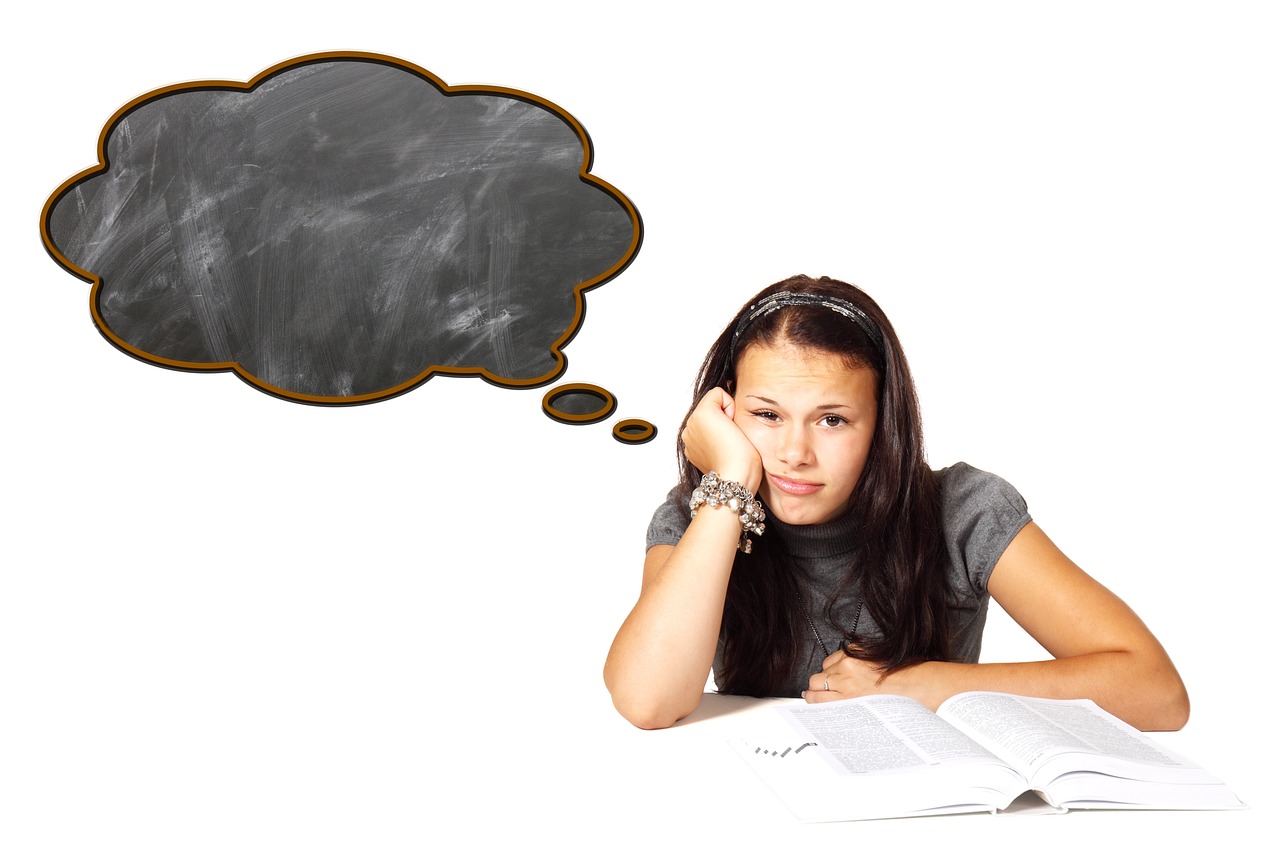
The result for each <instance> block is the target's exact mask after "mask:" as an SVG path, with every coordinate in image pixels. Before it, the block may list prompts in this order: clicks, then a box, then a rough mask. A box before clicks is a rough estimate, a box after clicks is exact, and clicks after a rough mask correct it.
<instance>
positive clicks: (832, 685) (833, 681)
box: [801, 649, 910, 702]
mask: <svg viewBox="0 0 1280 853" xmlns="http://www.w3.org/2000/svg"><path fill="white" fill-rule="evenodd" d="M909 668H910V667H908V669H909ZM885 682H886V679H885V675H884V671H883V670H881V669H880V667H879V666H877V665H876V664H875V663H873V662H871V661H865V660H860V659H858V658H851V657H849V656H848V655H847V654H845V653H844V650H843V649H841V650H840V651H838V652H834V653H832V654H830V655H828V656H827V658H826V660H824V661H823V662H822V671H821V672H816V673H814V674H813V675H811V676H809V689H808V690H806V691H805V692H804V693H803V694H801V695H802V696H803V697H804V700H805V701H806V702H833V701H835V700H836V699H852V698H854V697H855V696H870V695H872V694H875V693H899V694H902V693H903V691H902V690H900V689H890V688H889V686H888V685H887V684H886V683H885Z"/></svg>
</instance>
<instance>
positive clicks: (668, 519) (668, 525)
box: [644, 485, 693, 551]
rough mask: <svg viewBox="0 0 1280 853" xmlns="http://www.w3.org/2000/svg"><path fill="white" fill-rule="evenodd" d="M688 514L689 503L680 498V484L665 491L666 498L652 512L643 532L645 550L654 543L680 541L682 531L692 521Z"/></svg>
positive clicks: (661, 543)
mask: <svg viewBox="0 0 1280 853" xmlns="http://www.w3.org/2000/svg"><path fill="white" fill-rule="evenodd" d="M692 520H693V519H692V516H690V514H689V503H688V501H687V500H681V498H680V486H679V485H676V486H675V487H673V488H672V489H671V491H669V492H667V499H666V500H665V501H663V502H662V505H661V506H659V507H658V508H657V510H655V511H654V513H653V519H652V520H651V521H650V522H649V529H648V530H647V531H646V532H645V543H644V548H645V550H646V551H647V550H649V549H650V548H652V547H653V546H654V545H675V544H678V543H679V542H680V538H681V537H682V536H684V532H685V531H686V530H688V529H689V522H690V521H692Z"/></svg>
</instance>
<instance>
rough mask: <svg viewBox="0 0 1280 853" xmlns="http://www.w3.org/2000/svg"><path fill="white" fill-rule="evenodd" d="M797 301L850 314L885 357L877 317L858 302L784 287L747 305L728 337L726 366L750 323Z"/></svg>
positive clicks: (881, 356)
mask: <svg viewBox="0 0 1280 853" xmlns="http://www.w3.org/2000/svg"><path fill="white" fill-rule="evenodd" d="M794 305H815V306H818V307H820V308H826V309H828V310H830V311H834V312H836V313H837V314H840V315H842V316H844V317H848V318H849V319H850V320H852V321H853V322H855V323H857V324H858V327H859V328H860V329H862V331H864V332H866V333H867V337H869V338H871V343H873V344H875V347H876V352H878V353H880V358H881V359H882V360H883V359H884V333H882V332H881V331H880V327H879V326H877V325H876V323H875V321H874V320H872V319H871V318H870V317H868V316H867V313H866V312H865V311H863V310H862V309H861V308H859V307H858V306H857V305H854V304H853V303H852V302H850V301H848V300H847V299H841V298H840V297H838V296H822V295H820V294H817V293H796V292H793V291H789V290H783V291H780V292H778V293H774V294H772V295H770V296H766V297H765V298H764V299H761V300H760V301H759V302H756V303H753V304H752V305H751V306H750V307H748V308H747V312H746V313H745V314H743V315H742V319H741V320H739V321H738V325H737V328H735V329H734V330H733V337H732V338H731V339H730V340H729V360H728V362H727V363H726V365H725V368H726V369H728V365H730V364H733V354H734V352H735V351H736V350H737V348H738V338H740V337H742V333H743V332H744V331H746V329H747V327H748V326H750V325H751V324H752V323H754V322H755V321H756V320H759V319H760V318H761V317H763V316H765V315H766V314H771V313H773V312H774V311H777V310H778V309H779V308H788V307H791V306H794Z"/></svg>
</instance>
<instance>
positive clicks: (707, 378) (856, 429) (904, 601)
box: [604, 276, 1189, 730]
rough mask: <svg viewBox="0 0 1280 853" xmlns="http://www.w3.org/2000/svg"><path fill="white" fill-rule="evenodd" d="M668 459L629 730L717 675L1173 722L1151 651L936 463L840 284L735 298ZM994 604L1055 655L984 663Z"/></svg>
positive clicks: (1099, 592)
mask: <svg viewBox="0 0 1280 853" xmlns="http://www.w3.org/2000/svg"><path fill="white" fill-rule="evenodd" d="M677 452H678V456H679V459H680V465H681V470H682V479H681V482H680V484H679V485H677V486H676V487H675V488H674V489H672V491H671V493H670V494H669V495H668V496H667V501H666V502H665V503H664V504H663V505H662V506H661V507H659V509H658V511H657V512H656V513H655V515H654V517H653V521H652V523H651V524H650V526H649V530H648V551H647V554H646V556H645V562H644V578H643V582H642V586H641V591H640V599H639V601H638V602H637V603H636V605H635V607H634V608H633V609H632V611H631V613H630V615H629V616H628V617H627V619H626V621H625V622H624V623H623V625H622V627H621V629H619V631H618V635H617V637H616V638H615V640H614V642H613V646H612V648H611V649H610V651H609V657H608V660H607V662H606V664H605V673H604V674H605V683H606V685H607V686H608V688H609V691H610V693H611V694H612V696H613V702H614V705H615V706H616V707H617V708H618V710H619V711H620V712H621V713H622V715H623V716H624V717H626V718H627V719H628V720H630V721H631V722H632V723H634V724H635V725H637V726H640V727H641V728H662V727H666V726H670V725H672V724H673V723H675V722H676V721H677V720H679V719H680V718H682V717H684V716H685V715H687V714H689V713H690V712H691V711H693V709H694V708H696V707H697V705H698V702H699V701H700V700H701V698H702V693H703V689H704V687H705V684H706V679H707V673H708V671H709V670H713V671H714V674H715V681H716V685H717V688H718V689H719V691H720V692H722V693H736V694H745V695H751V696H797V695H798V696H803V697H804V698H805V699H806V700H807V701H809V702H825V701H830V700H832V699H843V698H848V697H852V696H862V695H866V694H870V693H896V694H901V695H906V696H911V697H914V698H916V699H918V700H920V701H921V702H923V703H924V704H926V705H928V706H930V707H932V708H936V707H937V706H938V705H939V704H940V703H941V702H942V701H943V700H945V699H946V698H947V697H949V696H951V695H953V694H955V693H959V692H962V691H965V690H998V691H1003V692H1007V693H1019V694H1024V695H1031V696H1042V697H1049V698H1077V697H1087V698H1090V699H1093V700H1094V701H1095V702H1097V703H1098V704H1099V705H1101V706H1102V707H1104V708H1106V709H1107V710H1109V711H1110V712H1111V713H1113V714H1115V715H1117V716H1119V717H1121V718H1122V719H1124V720H1126V721H1128V722H1129V723H1130V724H1132V725H1134V726H1136V727H1138V728H1141V729H1146V730H1157V729H1177V728H1181V727H1182V725H1183V724H1184V723H1185V722H1186V719H1187V715H1188V713H1189V705H1188V700H1187V694H1186V689H1185V688H1184V687H1183V684H1182V680H1181V678H1180V677H1179V676H1178V673H1177V670H1176V669H1174V666H1173V663H1172V662H1171V661H1170V660H1169V657H1168V655H1167V654H1165V651H1164V649H1163V648H1162V647H1161V646H1160V644H1159V642H1157V640H1156V638H1155V637H1154V636H1152V634H1151V632H1150V631H1148V630H1147V628H1146V626H1145V625H1143V623H1142V621H1141V620H1140V619H1139V618H1138V617H1137V616H1136V615H1135V614H1134V612H1133V611H1132V610H1130V609H1129V608H1128V607H1127V606H1125V604H1124V602H1122V601H1121V600H1120V599H1119V598H1117V597H1116V596H1115V595H1113V594H1112V593H1111V592H1109V591H1108V590H1107V589H1106V588H1104V587H1103V586H1102V585H1101V584H1099V583H1098V582H1097V581H1095V580H1093V579H1092V578H1091V577H1089V576H1088V575H1087V574H1085V573H1084V572H1083V571H1082V570H1081V569H1080V568H1078V567H1077V566H1076V565H1075V564H1074V563H1072V562H1071V561H1070V560H1069V559H1068V558H1067V557H1066V556H1065V555H1064V554H1063V553H1062V552H1061V551H1059V550H1058V549H1057V547H1056V546H1055V545H1054V544H1053V542H1051V541H1050V540H1049V538H1048V537H1047V536H1046V535H1045V534H1044V532H1043V531H1041V530H1040V528H1039V527H1037V526H1036V524H1035V522H1033V521H1032V520H1031V517H1030V515H1028V513H1027V508H1026V504H1025V502H1024V501H1023V500H1022V497H1021V496H1020V495H1019V494H1018V492H1017V491H1016V490H1014V489H1013V487H1011V486H1010V485H1009V484H1008V483H1006V482H1005V481H1004V480H1001V479H1000V478H999V477H996V476H994V475H992V474H988V473H986V472H983V471H979V470H977V469H975V468H972V467H970V466H968V465H964V464H957V465H953V466H951V467H949V468H945V469H942V470H941V471H931V470H930V469H929V467H928V465H927V464H926V462H925V456H924V442H923V439H922V435H921V427H920V415H919V406H918V404H917V401H916V396H915V387H914V385H913V383H912V379H911V374H910V372H909V371H908V369H907V362H906V359H905V357H904V356H903V354H902V349H901V347H900V346H899V344H898V339H897V336H896V335H895V333H894V331H893V327H892V326H891V325H890V324H889V321H888V319H887V318H886V317H885V316H884V313H883V312H882V311H881V310H880V308H879V306H878V305H876V303H875V302H874V301H872V300H871V298H870V297H868V296H867V295H866V294H865V293H863V292H862V291H861V290H859V289H857V288H855V287H853V286H852V285H848V284H845V283H843V282H839V281H834V280H832V279H828V278H822V279H818V280H814V279H811V278H808V277H807V276H797V277H795V278H791V279H788V280H786V281H783V282H780V283H778V284H776V285H773V286H772V287H769V288H766V289H765V290H764V291H762V292H761V293H760V294H759V295H757V296H756V297H755V298H754V299H752V300H751V301H750V302H749V303H747V305H746V306H744V307H743V309H742V310H741V311H740V312H739V313H738V315H737V316H736V317H735V318H734V320H733V322H731V323H730V324H729V326H728V327H727V328H726V329H725V330H724V333H723V334H721V335H720V337H719V339H718V340H717V341H716V342H715V344H714V345H713V346H712V348H711V351H710V352H709V353H708V354H707V357H706V359H705V360H704V362H703V364H702V369H701V371H700V373H699V378H698V383H697V390H696V392H695V396H694V405H693V407H692V408H691V409H690V411H689V413H688V414H687V415H686V416H685V421H684V424H683V425H682V430H681V435H680V441H679V444H678V447H677ZM989 597H994V598H995V600H996V601H997V602H999V604H1000V606H1001V607H1003V608H1004V609H1005V610H1006V611H1007V612H1008V613H1009V614H1010V615H1011V616H1012V617H1013V618H1014V619H1015V620H1016V621H1017V622H1018V624H1019V625H1021V626H1022V627H1023V628H1024V629H1026V630H1027V631H1028V632H1029V633H1030V634H1031V636H1032V637H1034V638H1035V639H1036V640H1037V641H1038V642H1039V643H1040V644H1041V645H1042V646H1044V648H1045V649H1047V650H1048V651H1049V653H1050V654H1051V655H1052V656H1053V660H1047V661H1034V662H1025V663H978V662H977V661H978V654H979V650H980V647H981V641H982V629H983V625H984V623H985V621H986V613H987V602H988V600H989Z"/></svg>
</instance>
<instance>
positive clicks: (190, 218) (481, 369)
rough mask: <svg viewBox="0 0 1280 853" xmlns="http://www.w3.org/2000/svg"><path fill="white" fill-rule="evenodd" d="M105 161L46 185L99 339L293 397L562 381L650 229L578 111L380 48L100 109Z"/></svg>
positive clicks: (50, 238)
mask: <svg viewBox="0 0 1280 853" xmlns="http://www.w3.org/2000/svg"><path fill="white" fill-rule="evenodd" d="M98 159H99V164H98V165H97V166H95V167H93V168H90V169H87V170H86V171H84V172H82V173H80V174H78V175H76V176H74V177H73V178H71V179H69V180H68V181H67V182H66V183H64V184H63V185H62V186H61V187H59V188H58V189H57V190H56V191H55V192H54V193H53V195H52V196H51V197H50V198H49V200H48V202H47V203H46V205H45V208H44V210H43V212H42V216H41V237H42V239H43V241H44V244H45V246H46V248H47V249H48V251H49V253H50V254H51V255H52V256H53V258H54V259H55V260H56V261H57V262H58V263H59V264H61V265H62V266H63V267H65V268H66V269H67V270H68V271H69V272H71V273H73V274H74V275H76V276H78V277H80V278H83V279H84V280H86V281H89V282H91V283H92V284H93V289H92V293H91V299H90V303H91V313H92V316H93V319H94V322H95V324H96V325H97V326H98V328H99V330H100V331H101V332H102V334H103V335H104V336H105V337H106V338H107V339H108V340H109V341H111V342H112V343H113V344H114V345H115V346H116V347H118V348H120V349H122V350H124V351H125V352H127V353H129V354H131V355H134V356H136V357H138V358H140V359H142V360H144V361H148V362H150V363H153V364H156V365H160V366H164V367H171V368H179V369H186V370H196V371H234V372H235V373H236V374H237V375H239V376H240V377H241V378H242V379H244V380H245V381H247V382H249V383H250V384H251V385H253V386H255V387H257V388H258V389H260V390H262V391H265V392H267V393H269V394H273V395H275V396H278V397H281V398H284V399H289V400H294V401H298V402H306V403H319V404H352V403H368V402H375V401H378V400H383V399H387V398H390V397H393V396H395V395H397V394H401V393H404V392H405V391H408V390H410V389H412V388H415V387H417V386H418V385H420V384H421V383H423V382H425V381H427V380H428V379H429V378H431V377H432V376H433V375H436V374H446V375H454V376H478V377H481V378H482V379H484V380H485V381H487V382H490V383H492V384H495V385H498V386H502V387H509V388H529V387H535V386H538V385H543V384H546V383H549V382H551V381H553V380H554V379H555V378H556V377H558V376H560V375H562V374H563V372H564V370H565V367H566V360H565V356H564V354H563V352H562V349H563V347H564V346H565V345H566V344H567V343H569V341H571V340H572V338H573V337H574V335H575V334H577V332H578V330H579V329H580V327H581V325H582V323H583V322H584V318H585V296H584V294H585V293H586V292H587V291H588V290H590V289H591V288H594V287H597V286H599V285H601V284H604V283H605V282H607V281H609V280H611V279H612V278H614V277H615V276H617V275H618V274H619V273H620V272H622V271H623V270H624V269H625V268H626V267H627V265H628V264H629V263H630V262H631V260H632V259H633V258H634V257H635V255H636V253H637V252H638V251H639V248H640V242H641V236H642V226H641V221H640V217H639V214H638V212H637V211H636V209H635V207H634V206H633V205H632V204H631V202H630V201H629V200H628V199H627V198H626V196H624V195H623V194H622V193H621V192H619V191H618V190H616V189H614V188H613V187H612V186H610V185H609V184H608V183H606V182H605V181H603V180H601V179H600V178H597V177H595V176H593V175H591V174H590V168H591V162H592V148H591V142H590V139H589V138H588V136H587V133H586V131H585V129H584V128H583V127H582V126H581V125H580V124H579V123H578V122H577V121H576V120H575V119H574V118H573V117H572V116H570V115H569V114H568V113H566V112H565V111H563V110H562V109H560V108H559V107H557V106H555V105H554V104H551V103H550V102H547V101H545V100H542V99H540V98H537V97H535V96H533V95H529V94H527V93H523V92H520V91H517V90H513V89H503V88H497V87H490V86H462V87H452V86H447V85H445V84H444V83H443V82H442V81H441V80H439V79H438V78H436V77H435V76H433V75H432V74H431V73H430V72H428V71H426V70H424V69H422V68H418V67H417V66H414V65H412V64H410V63H407V62H404V61H403V60H399V59H395V58H392V57H386V56H380V55H377V54H364V53H328V54H315V55H311V56H306V57H302V58H300V59H296V60H292V61H289V62H285V63H282V64H280V65H277V66H275V67H272V68H270V69H268V70H266V71H264V72H262V73H261V74H259V75H258V76H256V77H254V78H253V79H252V80H250V81H248V82H247V83H235V82H227V81H211V80H206V81H199V82H195V83H188V84H180V85H175V86H170V87H167V88H163V89H158V90H156V91H153V92H150V93H148V94H146V95H143V96H141V97H139V98H137V99H135V100H134V101H132V102H130V103H129V104H127V105H125V106H124V107H122V108H121V109H120V110H119V111H117V112H116V114H115V115H114V116H113V117H112V118H111V119H110V120H109V121H108V122H107V124H106V125H105V126H104V128H103V130H102V133H101V136H100V138H99V143H98ZM606 393H607V392H606ZM610 397H611V395H610ZM570 403H571V401H566V405H568V404H570Z"/></svg>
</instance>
